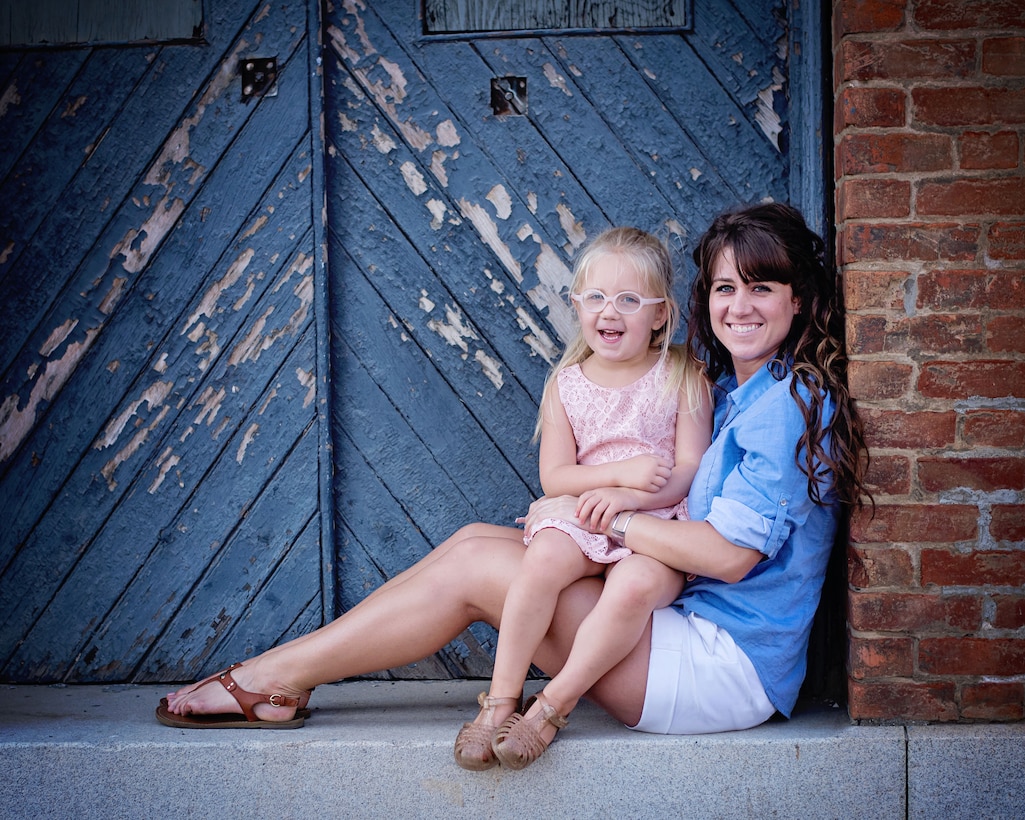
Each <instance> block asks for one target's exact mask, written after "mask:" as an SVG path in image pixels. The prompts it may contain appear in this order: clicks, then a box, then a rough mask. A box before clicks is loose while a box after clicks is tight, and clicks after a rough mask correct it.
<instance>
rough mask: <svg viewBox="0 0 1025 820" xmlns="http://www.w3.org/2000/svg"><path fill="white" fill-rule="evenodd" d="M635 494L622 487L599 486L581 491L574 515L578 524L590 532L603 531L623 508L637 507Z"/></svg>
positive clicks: (632, 508) (631, 508)
mask: <svg viewBox="0 0 1025 820" xmlns="http://www.w3.org/2000/svg"><path fill="white" fill-rule="evenodd" d="M636 496H637V494H636V491H634V490H628V489H625V488H623V487H600V488H598V489H597V490H588V491H587V492H586V493H581V495H580V500H579V501H578V502H577V509H576V516H577V519H578V520H579V522H580V526H581V527H583V528H584V529H588V530H590V531H591V532H605V531H606V530H607V529H608V528H609V527H610V526H611V525H612V519H613V518H615V517H616V515H617V514H618V513H621V512H623V510H634V509H636V508H637V497H636Z"/></svg>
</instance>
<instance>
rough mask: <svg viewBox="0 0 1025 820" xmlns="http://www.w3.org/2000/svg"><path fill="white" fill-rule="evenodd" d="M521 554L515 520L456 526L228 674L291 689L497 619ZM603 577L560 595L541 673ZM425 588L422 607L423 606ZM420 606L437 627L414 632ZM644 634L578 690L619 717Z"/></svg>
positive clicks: (642, 654)
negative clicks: (327, 619) (386, 576)
mask: <svg viewBox="0 0 1025 820" xmlns="http://www.w3.org/2000/svg"><path fill="white" fill-rule="evenodd" d="M523 554H524V548H523V541H522V531H521V530H518V529H512V528H504V527H495V526H491V525H482V524H477V525H471V526H469V527H464V528H463V529H461V530H459V531H458V532H457V533H456V534H455V535H453V536H452V537H451V538H449V539H448V540H447V541H445V542H444V543H443V544H440V545H439V546H438V547H437V548H436V549H435V550H434V551H433V552H432V553H431V554H430V555H428V556H426V557H425V558H423V559H422V560H421V561H419V562H418V563H417V564H415V565H413V567H411V568H410V569H409V570H406V571H405V572H403V573H401V574H400V575H398V576H396V577H395V578H393V579H392V580H391V581H389V582H388V583H387V584H385V585H384V586H382V587H380V588H379V589H378V590H376V591H375V592H374V593H373V594H372V595H370V596H368V597H367V598H366V599H365V600H364V601H362V602H361V603H360V604H359V605H358V606H356V607H354V608H353V609H351V610H350V611H349V612H347V613H345V614H344V615H342V616H341V617H340V618H338V619H337V620H336V621H333V622H332V623H330V624H328V625H327V626H324V627H321V628H320V629H318V630H316V631H315V632H312V633H310V634H309V635H305V636H303V637H302V638H298V639H296V640H294V641H290V642H289V643H287V644H282V645H281V646H279V647H275V648H274V649H272V650H269V651H268V652H265V653H264V654H263V655H260V656H258V657H256V658H253V659H250V660H247V661H246V662H245V666H242V667H240V668H238V669H236V670H235V671H234V672H233V673H232V675H233V677H234V678H235V680H236V681H237V682H238V683H239V686H241V687H242V688H243V689H246V690H248V691H251V692H281V693H283V694H286V695H299V694H302V693H304V692H305V691H307V690H309V689H310V688H312V687H313V686H316V685H318V684H321V683H328V682H331V681H336V680H340V679H341V678H345V677H352V676H355V675H359V674H364V673H367V672H371V671H380V670H382V669H388V668H391V667H392V666H400V665H404V664H405V663H411V662H414V661H417V660H420V659H421V658H424V657H426V656H428V655H430V654H431V653H432V652H435V651H437V650H438V649H440V648H441V647H442V646H444V645H445V644H446V643H448V641H450V640H452V639H453V638H454V637H456V636H457V635H458V634H459V633H460V632H462V631H463V629H465V628H466V627H467V626H468V625H469V624H470V623H472V622H473V621H477V620H480V621H484V622H486V623H489V624H491V625H492V626H494V627H498V626H500V621H501V613H502V608H503V605H504V602H505V598H506V594H507V591H508V588H509V585H510V584H511V583H512V581H513V579H514V578H515V577H516V576H517V575H518V573H519V566H520V562H521V560H522V558H523ZM602 587H603V581H602V580H601V579H598V578H586V579H583V580H580V581H577V582H576V583H574V584H572V585H571V586H570V587H568V588H567V589H566V590H564V591H563V592H562V594H561V595H560V596H559V602H558V605H557V606H556V609H555V614H554V616H553V619H552V624H551V626H550V628H549V630H548V633H547V634H546V635H545V638H544V640H543V641H542V642H541V645H540V646H539V647H538V650H537V654H536V655H535V658H534V662H535V664H537V666H538V667H539V668H540V669H542V670H543V671H544V672H545V673H546V674H549V675H555V674H557V673H558V672H559V670H561V669H562V667H563V664H564V663H565V661H566V659H567V658H568V657H569V654H570V650H571V648H572V646H573V639H574V637H575V636H576V633H577V629H578V628H579V626H580V624H581V623H582V622H583V620H584V618H585V617H587V615H588V613H590V612H591V610H592V609H593V608H594V606H595V604H596V603H597V601H598V599H599V596H600V595H601V592H602ZM400 590H401V592H400ZM424 598H426V599H428V600H429V604H430V605H429V608H424V606H423V600H424ZM425 611H430V612H431V615H432V618H431V619H429V621H428V626H432V625H431V624H430V621H435V622H436V623H440V622H441V621H444V624H445V628H440V627H439V628H434V627H433V626H432V628H431V629H430V631H429V632H428V633H424V632H421V631H420V629H419V627H420V626H422V625H424V621H425V619H424V618H423V617H422V615H423V612H425ZM410 619H411V620H410ZM409 623H416V624H417V627H418V629H417V630H409V629H408V625H409ZM378 629H379V630H380V631H375V630H378ZM391 636H395V637H397V638H398V640H399V643H401V644H403V645H404V646H405V647H406V648H405V653H406V655H407V656H406V657H399V658H398V659H396V658H395V655H396V654H397V651H396V650H395V649H394V647H392V648H388V647H387V644H388V642H389V640H388V639H389V637H391ZM650 644H651V636H650V619H649V624H648V626H646V627H645V629H644V631H643V633H642V636H641V639H640V641H639V642H638V644H637V646H635V647H634V649H633V650H631V651H630V652H629V653H628V654H627V656H626V657H625V658H624V659H623V660H622V661H621V662H620V663H619V664H617V666H616V667H614V668H613V669H612V670H611V671H610V672H608V673H607V674H606V675H605V676H604V677H602V679H601V680H599V681H598V682H597V683H596V684H595V685H594V686H593V687H592V688H591V690H590V692H588V694H587V697H588V698H590V699H591V700H593V701H595V702H596V703H598V705H599V706H601V707H602V708H603V709H605V710H606V711H607V712H608V713H609V714H611V715H612V716H613V717H614V718H616V719H617V720H619V721H622V722H623V723H626V724H628V725H633V724H635V723H636V722H637V721H638V720H639V719H640V714H641V709H642V707H643V704H644V690H645V686H646V683H647V673H648V656H649V654H650ZM385 649H387V650H388V651H387V652H385V651H384V650H385ZM386 654H388V655H391V656H392V657H385V655H386ZM307 659H309V661H310V664H309V666H306V665H305V663H306V660H307ZM169 700H170V701H171V710H172V711H174V712H177V713H178V714H190V713H195V714H223V713H238V712H239V707H238V704H237V702H236V701H235V700H234V698H232V697H231V696H230V695H229V694H228V693H227V692H225V691H224V689H223V687H221V686H204V687H202V688H199V689H196V688H195V687H194V685H192V686H187V687H183V688H182V689H181V690H179V692H177V693H173V694H171V695H169ZM256 711H257V715H258V717H260V718H261V719H264V720H288V719H289V718H291V717H292V715H293V714H294V709H291V708H287V707H272V706H270V705H269V704H260V705H258V706H257V707H256Z"/></svg>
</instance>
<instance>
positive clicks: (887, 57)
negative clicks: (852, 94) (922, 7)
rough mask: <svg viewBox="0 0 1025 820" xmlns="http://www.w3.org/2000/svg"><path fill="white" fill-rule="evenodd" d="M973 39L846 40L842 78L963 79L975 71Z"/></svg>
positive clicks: (846, 80) (862, 79)
mask: <svg viewBox="0 0 1025 820" xmlns="http://www.w3.org/2000/svg"><path fill="white" fill-rule="evenodd" d="M975 62H976V60H975V43H974V42H972V41H971V40H885V41H879V40H868V41H864V40H844V41H843V42H841V43H840V64H841V65H842V67H843V70H844V71H843V73H842V74H840V75H839V79H840V81H841V82H869V81H872V80H891V81H903V80H909V79H938V78H943V79H946V80H949V79H952V78H953V79H964V78H966V77H970V76H972V74H974V72H975Z"/></svg>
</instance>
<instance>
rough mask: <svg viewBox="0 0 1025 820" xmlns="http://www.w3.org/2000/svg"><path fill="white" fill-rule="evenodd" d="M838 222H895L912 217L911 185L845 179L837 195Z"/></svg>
mask: <svg viewBox="0 0 1025 820" xmlns="http://www.w3.org/2000/svg"><path fill="white" fill-rule="evenodd" d="M837 203H838V204H837V217H838V218H839V219H868V218H870V217H880V218H894V217H902V216H908V215H909V214H910V213H911V183H910V182H908V181H906V180H901V179H844V180H843V181H842V182H841V183H840V186H839V190H838V192H837Z"/></svg>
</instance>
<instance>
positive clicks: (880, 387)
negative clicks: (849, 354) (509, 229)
mask: <svg viewBox="0 0 1025 820" xmlns="http://www.w3.org/2000/svg"><path fill="white" fill-rule="evenodd" d="M912 375H913V371H912V368H911V365H906V364H897V363H896V362H863V361H852V362H851V363H850V365H849V366H848V369H847V381H848V384H849V386H850V391H851V395H852V396H854V397H855V398H857V399H866V400H875V399H896V398H900V397H901V396H904V395H906V394H907V393H908V391H909V390H910V389H911V381H912Z"/></svg>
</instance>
